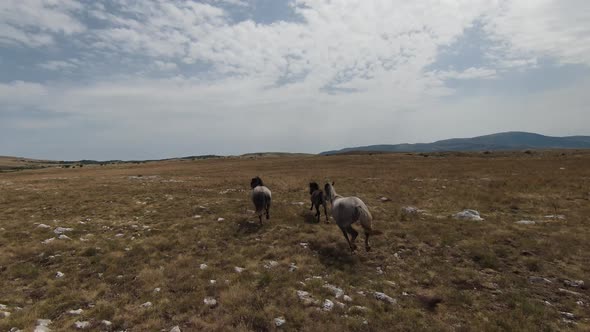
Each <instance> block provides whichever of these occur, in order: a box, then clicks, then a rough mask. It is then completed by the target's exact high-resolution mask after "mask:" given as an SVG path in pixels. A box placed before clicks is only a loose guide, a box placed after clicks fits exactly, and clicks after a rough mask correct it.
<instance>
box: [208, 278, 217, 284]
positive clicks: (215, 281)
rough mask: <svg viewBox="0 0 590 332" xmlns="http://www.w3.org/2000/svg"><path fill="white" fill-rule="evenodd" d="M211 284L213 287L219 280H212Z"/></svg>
mask: <svg viewBox="0 0 590 332" xmlns="http://www.w3.org/2000/svg"><path fill="white" fill-rule="evenodd" d="M209 283H210V284H211V285H215V284H216V283H217V280H214V279H211V280H209Z"/></svg>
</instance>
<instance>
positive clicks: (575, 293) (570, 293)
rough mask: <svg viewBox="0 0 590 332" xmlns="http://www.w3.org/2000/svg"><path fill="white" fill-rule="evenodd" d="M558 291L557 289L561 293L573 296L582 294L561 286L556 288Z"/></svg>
mask: <svg viewBox="0 0 590 332" xmlns="http://www.w3.org/2000/svg"><path fill="white" fill-rule="evenodd" d="M558 291H559V292H560V293H563V294H569V295H574V296H582V294H581V293H578V292H574V291H571V290H569V289H563V288H559V289H558Z"/></svg>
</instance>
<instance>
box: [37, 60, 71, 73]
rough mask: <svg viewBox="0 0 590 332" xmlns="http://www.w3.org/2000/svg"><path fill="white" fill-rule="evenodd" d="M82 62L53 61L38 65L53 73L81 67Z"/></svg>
mask: <svg viewBox="0 0 590 332" xmlns="http://www.w3.org/2000/svg"><path fill="white" fill-rule="evenodd" d="M79 64H80V62H79V61H78V60H75V59H70V60H63V61H62V60H51V61H47V62H43V63H40V64H38V65H37V66H38V67H40V68H43V69H46V70H52V71H69V70H72V69H75V68H77V67H78V66H79Z"/></svg>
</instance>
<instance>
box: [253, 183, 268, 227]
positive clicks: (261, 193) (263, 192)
mask: <svg viewBox="0 0 590 332" xmlns="http://www.w3.org/2000/svg"><path fill="white" fill-rule="evenodd" d="M250 187H252V203H254V207H255V208H256V214H257V215H258V218H259V220H260V224H261V225H262V214H264V213H265V212H266V219H267V220H268V219H270V214H269V210H270V203H271V200H272V195H271V192H270V190H269V189H268V188H267V187H265V186H264V183H262V179H261V178H259V177H258V176H257V177H255V178H252V181H250Z"/></svg>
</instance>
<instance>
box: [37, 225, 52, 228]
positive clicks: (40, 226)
mask: <svg viewBox="0 0 590 332" xmlns="http://www.w3.org/2000/svg"><path fill="white" fill-rule="evenodd" d="M37 228H51V226H49V225H45V224H39V225H38V226H37Z"/></svg>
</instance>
